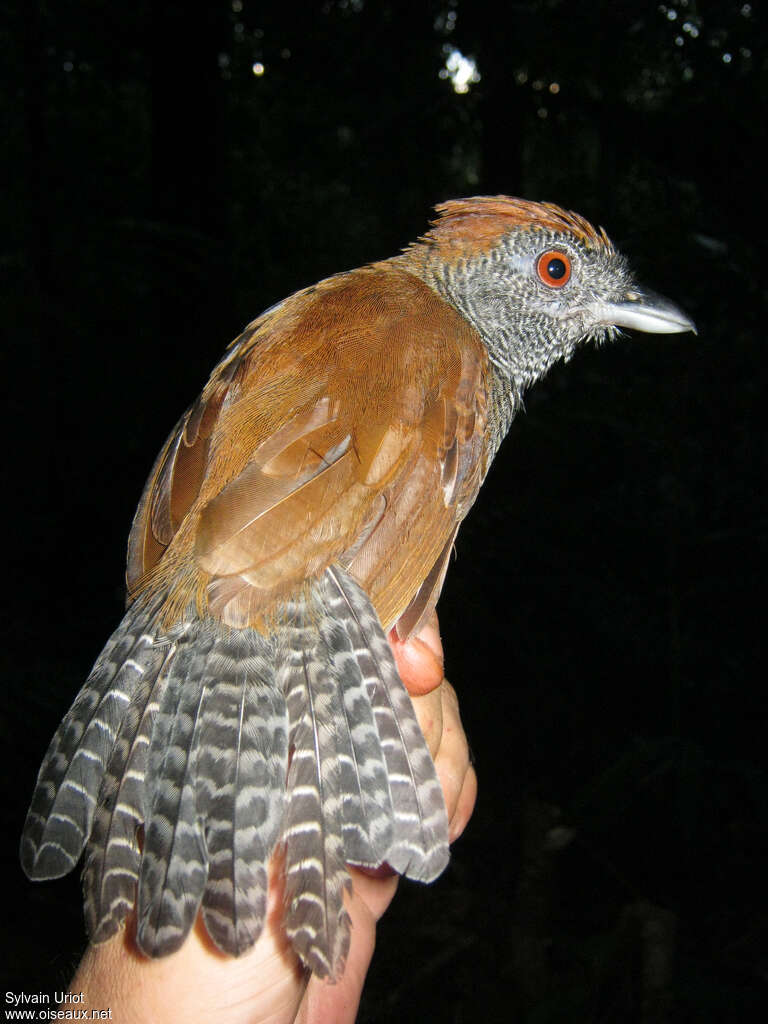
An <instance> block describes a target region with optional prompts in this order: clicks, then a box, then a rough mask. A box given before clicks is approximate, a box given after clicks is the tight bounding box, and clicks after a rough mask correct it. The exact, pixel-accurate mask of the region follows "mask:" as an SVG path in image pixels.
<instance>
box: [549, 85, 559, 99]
mask: <svg viewBox="0 0 768 1024" xmlns="http://www.w3.org/2000/svg"><path fill="white" fill-rule="evenodd" d="M549 91H550V92H551V93H552V95H553V96H557V94H558V93H559V92H560V83H559V82H550V83H549Z"/></svg>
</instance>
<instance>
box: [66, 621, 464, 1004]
mask: <svg viewBox="0 0 768 1024" xmlns="http://www.w3.org/2000/svg"><path fill="white" fill-rule="evenodd" d="M390 643H391V645H392V649H393V652H394V655H395V659H396V661H397V666H398V670H399V672H400V675H401V677H402V679H403V682H404V683H405V685H406V687H407V688H408V690H409V692H410V693H411V695H412V697H413V703H414V707H415V709H416V714H417V716H418V719H419V724H420V725H421V728H422V731H423V732H424V735H425V738H426V740H427V745H428V746H429V750H430V753H431V754H432V757H433V758H434V761H435V767H436V769H437V774H438V777H439V779H440V782H441V784H442V787H443V792H444V794H445V802H446V806H447V809H448V818H449V821H450V838H451V841H453V840H454V839H456V838H457V837H458V836H459V835H461V833H462V831H463V830H464V827H465V826H466V824H467V822H468V821H469V818H470V816H471V814H472V810H473V808H474V803H475V797H476V793H477V779H476V776H475V772H474V769H473V768H472V766H471V765H470V763H469V749H468V746H467V740H466V737H465V735H464V730H463V729H462V725H461V719H460V717H459V707H458V700H457V698H456V693H455V691H454V689H453V687H452V686H451V685H450V683H448V682H447V681H446V680H445V679H444V678H443V655H442V645H441V643H440V635H439V632H438V627H437V617H436V616H433V617H432V619H431V620H430V621H429V622H428V623H427V625H426V626H425V627H424V628H423V629H422V630H421V631H420V633H419V634H418V635H417V636H415V637H412V638H411V639H410V640H409V641H407V642H405V643H403V642H401V641H399V640H398V639H397V638H396V637H395V636H394V635H391V636H390ZM350 875H351V876H352V888H351V891H350V892H349V893H347V894H346V896H345V900H344V902H345V906H346V908H347V911H348V913H349V916H350V919H351V922H352V937H351V943H350V949H349V955H348V957H347V963H346V967H345V970H344V973H343V975H342V977H341V978H340V979H339V980H338V981H337V982H336V983H334V984H331V983H328V982H325V981H321V980H320V979H318V978H316V977H314V976H309V975H308V972H307V971H305V970H304V968H303V967H302V965H301V963H300V961H299V960H298V958H297V956H296V954H295V953H294V952H293V950H292V948H291V946H290V944H289V942H288V940H287V938H286V937H285V934H284V932H283V929H282V924H281V918H282V907H283V892H282V872H281V871H280V864H279V855H276V856H275V857H274V858H273V865H272V870H271V871H270V886H269V893H268V906H267V920H266V924H265V927H264V932H263V934H262V936H261V938H260V939H259V941H258V942H257V943H256V944H255V946H254V947H253V949H251V950H249V951H248V952H247V953H245V954H244V955H243V956H241V957H238V958H237V959H233V958H231V957H228V956H225V955H223V954H222V953H220V952H219V951H218V950H217V949H216V947H215V946H214V945H213V944H212V942H211V940H210V939H209V937H208V935H207V933H206V931H205V928H204V926H203V924H202V922H201V921H200V920H199V919H198V921H197V924H196V926H195V928H194V929H193V931H192V934H191V935H190V936H189V938H188V940H187V941H186V942H185V943H184V945H183V946H182V948H181V949H180V950H179V951H178V952H177V953H174V954H172V955H171V956H168V957H164V958H162V959H159V960H149V959H147V958H146V957H144V956H143V955H142V954H141V953H140V952H139V950H138V949H137V947H136V945H135V942H134V938H133V934H134V928H133V927H132V924H131V922H130V921H129V923H128V925H127V926H126V928H125V930H124V932H123V933H122V934H121V935H118V936H115V938H114V939H112V940H111V941H110V942H107V943H105V944H104V945H101V946H91V947H89V949H88V951H87V952H86V954H85V956H84V958H83V961H82V963H81V964H80V967H79V968H78V971H77V973H76V975H75V977H74V979H73V981H72V985H71V987H70V991H71V992H83V993H84V1002H83V1003H78V1009H84V1008H86V1007H88V1008H93V1009H101V1010H104V1009H106V1008H110V1009H111V1011H112V1016H111V1019H112V1020H115V1021H119V1022H121V1024H146V1022H147V1021H152V1022H153V1024H166V1022H173V1021H185V1022H193V1021H206V1022H208V1021H210V1022H215V1024H258V1022H262V1021H264V1022H266V1021H269V1022H270V1024H294V1022H295V1024H319V1022H327V1021H330V1020H332V1021H334V1022H338V1024H347V1022H352V1021H354V1019H355V1016H356V1014H357V1007H358V1004H359V1002H360V996H361V994H362V990H363V984H364V982H365V976H366V973H367V971H368V967H369V966H370V962H371V958H372V956H373V949H374V944H375V935H376V923H377V921H378V920H379V918H380V917H381V916H382V914H383V913H384V911H385V910H386V909H387V907H388V906H389V904H390V902H391V901H392V898H393V896H394V894H395V891H396V889H397V882H398V876H397V875H395V874H393V873H392V872H391V871H389V870H388V869H386V868H384V869H379V870H378V871H376V872H364V871H362V870H357V869H355V868H350Z"/></svg>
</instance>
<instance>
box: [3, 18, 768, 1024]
mask: <svg viewBox="0 0 768 1024" xmlns="http://www.w3.org/2000/svg"><path fill="white" fill-rule="evenodd" d="M203 7H204V12H203V13H200V11H199V10H198V8H197V5H190V4H186V3H182V2H180V0H170V2H164V3H150V2H148V0H134V2H133V3H130V4H128V3H106V2H103V0H90V2H87V0H80V2H77V3H74V2H67V0H58V2H57V3H55V4H54V3H45V2H40V0H37V2H30V3H25V4H21V3H20V2H18V3H15V4H11V5H8V4H6V5H4V11H3V13H4V15H5V16H4V17H3V19H2V28H0V33H2V44H3V54H2V66H3V68H4V77H5V82H4V85H3V88H2V94H1V95H0V104H2V122H3V126H4V127H3V132H4V135H5V137H6V147H5V148H6V155H5V157H6V158H5V161H4V164H5V171H6V172H7V181H6V183H5V185H4V187H3V198H4V202H3V203H2V207H1V208H0V209H1V216H2V223H1V224H0V235H1V237H0V259H1V260H2V273H3V276H4V288H3V293H2V309H1V310H0V314H1V322H2V324H3V328H4V330H5V332H6V336H7V340H6V343H5V353H4V355H5V373H4V377H5V382H6V385H7V386H6V388H5V389H4V392H5V397H4V405H5V409H6V411H7V413H8V414H9V415H8V424H7V426H6V431H5V444H4V446H3V461H4V463H5V474H4V475H5V483H4V488H3V490H4V497H5V501H4V504H5V507H6V512H7V516H8V521H7V524H6V527H5V529H4V536H5V557H4V561H5V572H4V580H5V587H4V592H5V598H6V600H5V602H4V614H3V620H2V623H3V631H4V641H5V642H4V643H3V644H2V657H3V661H4V665H3V668H4V673H3V674H4V681H5V682H4V685H5V700H4V702H3V711H2V719H1V720H0V741H1V742H2V749H3V751H4V753H5V766H4V771H3V776H4V783H5V785H4V791H5V792H4V797H3V801H2V834H3V843H2V855H3V876H4V879H5V888H6V900H5V906H4V911H3V915H2V919H3V924H2V928H3V932H4V935H3V939H4V943H3V945H4V952H3V958H2V959H3V968H4V970H5V971H6V972H7V975H8V977H7V980H6V981H5V984H4V985H3V990H5V989H6V988H10V989H13V990H16V991H18V990H20V989H22V988H23V989H26V990H27V991H28V992H29V991H38V990H44V989H48V988H51V987H54V988H60V987H62V986H63V985H64V984H65V982H66V980H67V979H68V978H69V976H70V975H71V971H72V968H73V965H74V964H75V962H76V961H77V958H78V957H79V955H80V952H81V950H82V948H83V945H84V937H83V926H82V918H81V909H80V899H79V883H78V880H77V879H76V878H70V879H66V880H63V881H60V882H56V883H46V884H42V885H32V884H30V883H28V882H27V881H26V880H25V879H24V877H23V875H22V873H21V870H20V868H19V866H18V863H17V860H16V846H17V841H18V835H19V832H20V829H21V825H22V821H23V816H24V813H25V809H26V804H27V801H28V799H29V796H30V793H31V789H32V786H33V782H34V778H35V774H36V772H37V768H38V764H39V761H40V759H41V757H42V755H43V753H44V750H45V747H46V745H47V743H48V740H49V738H50V735H51V734H52V732H53V730H54V728H55V726H56V724H57V722H58V720H59V718H60V716H61V715H62V714H63V712H64V711H65V709H66V708H67V707H68V705H69V703H70V702H71V700H72V698H73V697H74V695H75V693H76V691H77V689H78V688H79V686H80V684H81V682H82V681H83V679H84V677H85V675H86V674H87V672H88V669H89V667H90V665H91V663H92V661H93V660H94V658H95V656H96V655H97V654H98V652H99V650H100V648H101V646H102V644H103V642H104V641H105V639H106V637H107V636H108V634H109V633H110V631H111V630H112V628H113V627H114V626H115V624H116V623H117V622H118V620H119V618H120V616H121V609H122V574H123V553H124V545H125V539H126V537H127V533H128V529H129V526H130V522H131V517H132V514H133V510H134V507H135V504H136V502H137V500H138V497H139V494H140V491H141V487H142V485H143V481H144V478H145V476H146V474H147V472H148V470H149V468H150V466H151V463H152V461H153V459H154V456H155V454H156V452H157V450H158V449H159V447H160V445H161V444H162V442H163V440H164V438H165V436H166V434H167V433H168V431H169V429H170V427H171V426H172V425H173V423H174V422H175V420H176V418H177V416H178V415H179V413H180V412H181V411H182V410H183V408H184V407H185V406H186V405H187V404H188V403H189V402H190V401H191V400H192V399H193V398H194V397H195V396H196V394H197V393H198V391H199V390H200V388H201V387H202V385H203V383H204V381H205V379H206V377H207V374H208V372H209V370H210V368H211V367H212V366H213V364H214V363H215V362H216V360H217V359H218V357H219V355H220V353H221V351H222V350H223V348H224V346H225V345H226V344H227V343H228V342H229V341H230V340H231V338H232V337H234V336H235V335H236V334H237V333H238V331H239V330H240V328H241V327H242V326H243V325H244V324H245V323H246V322H247V321H248V320H250V319H251V318H253V317H254V316H255V315H256V314H257V313H259V312H260V311H261V310H262V309H263V308H264V307H266V306H268V305H270V304H272V303H273V302H275V301H276V300H278V299H280V298H281V297H283V296H284V295H286V294H288V293H290V292H291V291H292V290H294V289H296V288H299V287H302V286H304V285H307V284H310V283H312V282H313V281H315V280H317V279H319V278H322V277H324V276H326V275H328V274H330V273H333V272H335V271H339V270H344V269H348V268H350V267H353V266H356V265H359V264H361V263H365V262H368V261H371V260H375V259H379V258H381V257H386V256H390V255H393V254H394V253H395V252H397V251H398V250H399V248H400V247H401V246H403V245H404V244H405V243H407V242H408V241H410V240H412V239H413V238H415V237H416V236H417V235H418V234H420V233H421V232H422V231H423V230H424V228H425V226H426V223H427V220H428V218H429V216H430V208H431V206H432V205H433V204H434V203H435V202H438V201H440V200H442V199H445V198H448V197H455V196H460V195H472V194H489V193H498V192H504V193H508V194H513V195H521V196H525V197H528V198H532V199H549V200H553V201H556V202H558V203H560V204H561V205H564V206H566V207H569V208H573V209H577V210H578V211H579V212H581V213H582V214H584V215H586V216H587V217H589V218H590V219H592V220H594V221H597V222H598V223H600V224H603V225H604V226H605V227H606V229H607V230H608V232H609V233H610V235H611V237H612V238H613V240H614V242H615V243H616V244H617V245H618V246H619V247H620V248H621V249H622V250H623V251H624V252H625V253H626V254H627V255H628V256H629V257H630V259H631V261H632V263H633V265H634V266H635V268H636V269H637V272H638V276H639V277H640V279H641V280H643V281H644V282H646V283H647V284H648V285H650V286H651V287H653V288H655V289H657V290H659V291H661V292H663V293H665V294H668V295H669V296H670V297H673V298H674V299H675V300H676V301H677V302H678V303H679V304H680V305H681V306H682V307H683V308H684V309H685V310H686V311H687V312H688V313H689V314H690V315H691V316H692V317H693V318H694V319H695V320H696V322H697V324H698V327H699V334H698V337H694V336H692V335H676V336H666V337H664V336H656V337H654V336H644V335H635V336H632V337H628V338H625V339H624V340H622V341H621V342H620V343H619V344H616V345H614V346H611V347H610V348H604V349H602V350H601V351H596V350H594V349H590V350H586V351H583V352H580V353H578V354H577V356H576V357H575V358H574V359H573V361H572V362H571V363H570V364H569V365H568V366H564V367H559V368H558V369H557V370H556V371H554V372H553V373H552V374H551V375H550V377H549V378H548V379H547V380H546V381H545V382H544V383H543V384H541V385H540V386H539V387H537V388H536V389H535V390H534V391H532V392H531V394H530V395H529V397H528V401H527V411H526V413H525V414H524V415H521V416H520V417H518V419H517V421H516V422H515V424H514V425H513V428H512V431H511V434H510V437H509V438H508V440H507V441H506V443H505V445H504V446H503V448H502V451H501V453H500V455H499V458H498V459H497V461H496V464H495V465H494V467H493V469H492V471H491V474H490V476H489V479H488V481H487V483H486V485H485V488H484V490H483V493H482V495H481V497H480V499H479V502H478V506H477V508H476V509H475V510H474V511H473V512H472V514H471V516H470V517H469V519H468V521H467V523H466V524H465V526H464V527H463V529H462V532H461V534H460V537H459V541H458V546H457V551H458V554H457V558H456V560H455V563H454V564H453V566H452V568H451V571H450V573H449V577H448V582H447V585H446V588H445V592H444V596H443V599H442V602H441V607H440V610H441V620H442V626H443V633H444V642H445V647H446V663H447V672H448V675H449V677H450V678H451V679H452V681H453V682H454V683H455V685H456V687H457V689H458V691H459V694H460V697H461V704H462V712H463V716H464V720H465V724H466V728H467V732H468V734H469V737H470V741H471V744H472V749H473V752H474V756H475V759H476V764H477V771H478V774H479V778H480V797H479V802H478V806H477V810H476V812H475V816H474V819H473V821H472V822H471V824H470V826H469V828H468V830H467V833H466V835H465V836H464V837H463V838H462V839H461V841H460V842H459V843H458V844H457V845H456V847H455V851H454V857H453V860H452V863H451V866H450V868H449V869H448V871H447V872H446V874H445V876H444V877H443V878H442V879H441V880H440V881H439V882H438V883H436V884H435V885H434V886H431V887H429V888H428V889H423V890H422V889H420V888H419V887H417V886H415V885H411V884H403V885H402V886H401V890H400V893H399V895H398V899H397V901H396V904H395V906H394V907H393V909H392V911H391V912H390V914H389V915H388V916H387V918H386V919H385V921H384V922H383V924H382V926H381V929H380V936H379V947H378V950H377V954H376V959H375V963H374V967H373V969H372V971H371V974H370V976H369V982H368V987H367V990H366V996H365V997H364V1002H363V1007H362V1009H361V1014H360V1020H361V1021H371V1022H379V1021H390V1020H395V1019H397V1020H400V1021H410V1020H414V1021H417V1020H418V1021H423V1020H448V1021H456V1022H463V1021H480V1020H482V1021H496V1020H498V1021H507V1020H514V1021H520V1022H525V1024H550V1022H560V1021H563V1022H582V1021H584V1022H609V1021H610V1022H614V1021H616V1022H643V1024H652V1022H662V1021H671V1020H675V1021H752V1020H757V1019H760V1020H762V1019H764V1013H765V995H766V988H768V986H767V985H766V981H767V979H768V971H767V969H766V960H765V950H766V949H768V914H767V911H766V902H765V898H764V896H765V888H764V881H763V880H764V876H765V860H766V852H768V842H767V838H768V836H767V833H768V809H767V804H768V801H766V790H767V789H768V787H767V785H766V775H765V749H766V744H765V728H766V719H767V718H768V716H767V715H766V701H765V696H764V689H765V683H764V679H765V666H764V657H763V655H764V650H765V641H764V636H765V628H766V625H765V611H764V607H765V601H764V592H765V575H766V568H767V565H768V560H767V558H766V554H767V551H766V548H767V547H768V543H767V541H768V511H767V509H766V492H765V478H766V468H767V467H766V461H767V459H766V455H767V451H766V404H765V403H766V399H765V396H766V384H767V383H768V382H767V380H766V376H767V375H766V360H765V356H764V346H765V341H764V336H763V335H764V320H765V296H766V267H768V260H767V259H766V257H767V255H768V254H767V252H766V234H765V227H766V224H765V211H764V200H763V197H764V191H765V160H764V156H763V155H762V146H763V145H764V144H765V134H766V132H765V123H766V104H767V102H768V90H767V89H766V60H767V58H766V42H768V29H767V27H766V21H765V20H764V12H761V11H760V8H759V6H758V5H757V4H753V5H749V4H741V3H734V2H719V3H714V2H711V3H704V2H701V3H697V2H694V0H689V2H687V3H685V2H684V0H676V2H675V3H670V4H667V5H657V4H654V3H643V2H640V0H623V2H622V0H619V2H616V0H613V2H608V0H600V2H591V3H583V4H577V3H566V2H559V0H531V2H522V3H508V4H501V5H496V4H493V5H491V4H487V3H481V2H477V0H474V2H469V0H442V2H437V0H434V2H433V0H427V2H423V3H419V2H414V0H411V2H408V3H387V2H379V3H376V2H372V0H336V2H333V0H327V2H324V3H323V2H321V0H308V2H304V3H299V4H295V3H293V4H291V3H274V2H272V3H256V2H254V0H242V2H240V0H235V2H234V3H232V2H227V0H220V2H217V3H213V2H208V3H207V4H204V5H203ZM453 50H458V51H460V52H461V53H462V54H464V55H467V56H471V57H472V58H474V60H475V61H476V67H477V71H478V73H479V76H480V78H479V81H476V82H474V83H472V84H470V86H469V88H468V91H466V92H464V93H461V92H457V91H456V89H455V87H454V83H453V82H452V80H451V78H450V76H448V75H447V74H446V61H447V60H448V59H449V56H450V53H451V51H453ZM259 63H260V64H261V65H263V69H264V70H263V74H260V75H257V74H255V73H254V70H253V66H254V64H259ZM257 70H258V68H257ZM441 72H442V74H441ZM758 1015H759V1017H758Z"/></svg>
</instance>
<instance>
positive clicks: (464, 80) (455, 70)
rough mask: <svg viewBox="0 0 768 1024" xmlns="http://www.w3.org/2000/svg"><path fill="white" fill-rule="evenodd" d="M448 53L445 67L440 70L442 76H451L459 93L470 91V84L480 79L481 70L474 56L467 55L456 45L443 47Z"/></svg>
mask: <svg viewBox="0 0 768 1024" xmlns="http://www.w3.org/2000/svg"><path fill="white" fill-rule="evenodd" d="M443 49H444V51H445V52H446V53H447V57H446V59H445V67H444V68H442V69H441V70H440V77H441V78H450V80H451V85H452V86H453V91H454V92H457V93H462V94H463V93H467V92H469V87H470V85H474V84H475V83H476V82H479V81H480V72H479V71H478V70H477V64H476V63H475V61H474V59H473V58H472V57H465V56H464V54H463V53H461V51H460V50H457V49H456V48H455V47H454V46H445V47H443Z"/></svg>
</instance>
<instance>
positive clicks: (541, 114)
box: [536, 107, 547, 121]
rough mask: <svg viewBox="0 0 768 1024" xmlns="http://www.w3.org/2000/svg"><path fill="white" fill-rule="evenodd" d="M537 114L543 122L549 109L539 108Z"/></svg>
mask: <svg viewBox="0 0 768 1024" xmlns="http://www.w3.org/2000/svg"><path fill="white" fill-rule="evenodd" d="M536 113H537V114H538V116H539V117H540V118H541V119H542V121H543V120H544V118H545V117H546V116H547V108H546V107H539V109H538V110H537V111H536Z"/></svg>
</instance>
